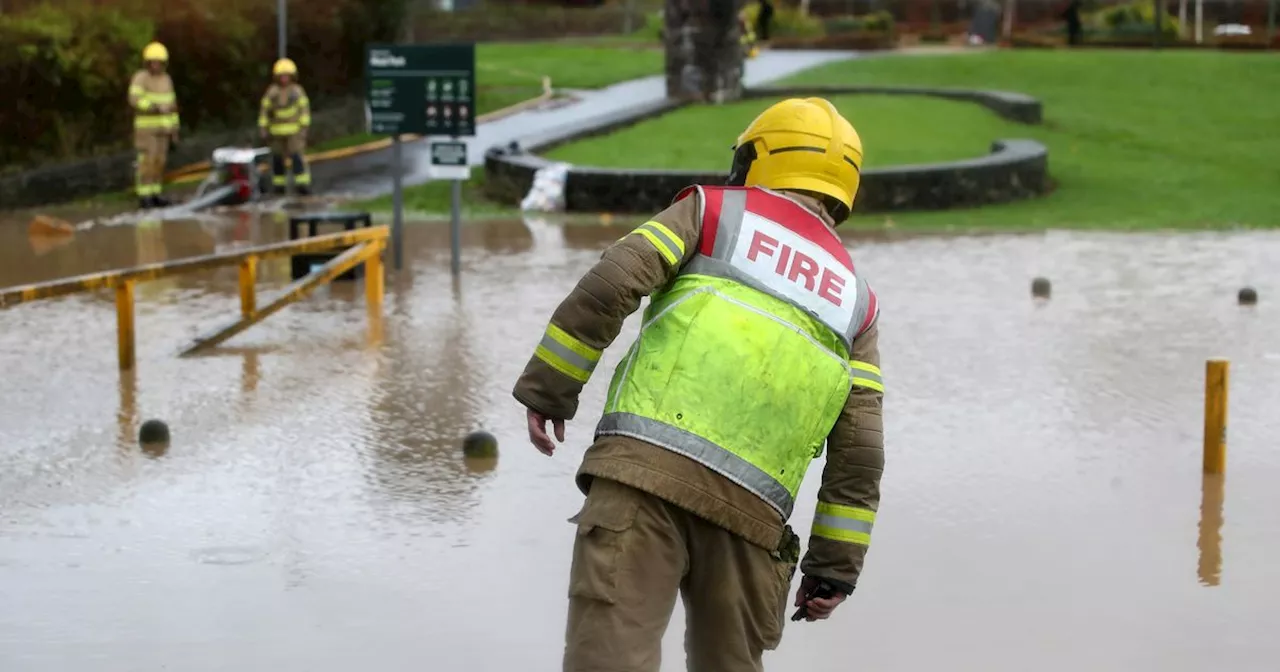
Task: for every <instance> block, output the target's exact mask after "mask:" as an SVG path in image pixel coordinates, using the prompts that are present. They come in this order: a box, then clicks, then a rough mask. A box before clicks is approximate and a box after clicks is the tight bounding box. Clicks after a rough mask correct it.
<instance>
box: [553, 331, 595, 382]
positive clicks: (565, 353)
mask: <svg viewBox="0 0 1280 672" xmlns="http://www.w3.org/2000/svg"><path fill="white" fill-rule="evenodd" d="M539 345H541V346H542V347H544V348H546V349H548V350H550V351H551V352H553V353H555V354H556V355H557V356H559V357H560V359H563V360H564V361H566V362H568V363H570V364H572V365H574V366H576V367H578V368H579V369H582V370H583V371H586V372H587V373H591V372H592V371H595V370H596V362H593V361H591V360H589V359H587V358H586V357H583V356H582V355H579V354H578V353H576V352H574V351H572V350H570V349H569V348H566V347H565V346H564V345H562V344H561V343H560V342H559V341H557V340H556V339H554V338H551V334H543V335H542V342H541V343H539Z"/></svg>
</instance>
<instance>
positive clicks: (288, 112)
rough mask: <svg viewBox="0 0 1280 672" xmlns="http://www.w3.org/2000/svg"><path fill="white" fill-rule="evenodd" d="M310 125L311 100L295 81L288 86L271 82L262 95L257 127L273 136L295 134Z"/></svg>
mask: <svg viewBox="0 0 1280 672" xmlns="http://www.w3.org/2000/svg"><path fill="white" fill-rule="evenodd" d="M310 125H311V101H310V100H309V99H308V98H307V92H306V91H305V90H303V88H302V87H301V86H300V85H298V84H297V83H296V82H291V83H290V84H289V85H288V86H280V85H279V84H272V85H271V86H269V87H267V92H266V93H264V94H263V95H262V106H261V110H260V111H259V113H258V127H259V128H265V129H267V132H268V133H270V134H271V135H273V136H289V135H296V134H297V133H298V132H299V131H301V130H302V129H304V128H307V127H308V126H310Z"/></svg>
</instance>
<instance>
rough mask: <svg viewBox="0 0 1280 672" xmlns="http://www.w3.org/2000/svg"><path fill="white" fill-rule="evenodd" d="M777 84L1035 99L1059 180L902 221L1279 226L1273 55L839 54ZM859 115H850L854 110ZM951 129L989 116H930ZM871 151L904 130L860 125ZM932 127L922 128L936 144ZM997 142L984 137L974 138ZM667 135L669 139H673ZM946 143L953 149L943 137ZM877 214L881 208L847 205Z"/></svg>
mask: <svg viewBox="0 0 1280 672" xmlns="http://www.w3.org/2000/svg"><path fill="white" fill-rule="evenodd" d="M786 83H787V84H896V85H934V86H953V87H973V88H991V89H1006V90H1010V91H1019V92H1023V93H1028V94H1031V95H1033V96H1036V97H1037V98H1039V99H1040V100H1041V101H1043V103H1044V106H1045V107H1044V114H1045V123H1044V125H1043V126H1041V127H1033V126H1013V127H1005V128H1002V129H998V130H1004V131H1005V134H1006V135H1007V134H1009V132H1012V131H1016V132H1017V135H1020V136H1022V137H1030V138H1035V139H1037V140H1039V141H1041V142H1043V143H1045V145H1047V146H1048V147H1049V173H1050V175H1051V176H1052V177H1053V179H1054V180H1056V182H1057V185H1058V186H1057V189H1056V190H1055V191H1054V192H1053V193H1052V194H1050V195H1049V196H1047V197H1045V198H1043V199H1038V200H1035V201H1028V202H1023V203H1018V204H1013V205H1005V206H992V207H986V208H979V209H973V210H954V211H948V212H941V213H918V214H902V215H892V220H893V221H894V222H895V223H896V224H898V225H907V226H915V225H919V226H924V227H940V226H957V227H965V228H970V227H977V228H999V227H1011V228H1038V227H1051V226H1052V227H1088V228H1155V227H1180V228H1221V227H1230V226H1235V225H1240V226H1277V225H1280V133H1278V132H1277V131H1276V130H1275V129H1276V122H1275V120H1276V118H1277V114H1278V113H1277V110H1280V58H1277V57H1275V56H1274V55H1271V54H1238V53H1220V52H1192V51H1163V52H1148V51H1122V50H1105V51H1104V50H1100V51H1088V50H1072V51H1066V50H1062V51H1031V50H1026V51H999V52H992V53H985V54H975V55H966V56H957V57H946V56H937V57H934V56H917V57H911V58H882V59H868V60H865V61H850V62H844V63H836V64H831V65H827V66H822V67H820V68H817V69H814V70H810V71H807V72H804V73H801V74H799V75H797V76H795V77H793V78H791V79H790V80H788V81H787V82H786ZM854 119H855V123H857V121H856V115H855V116H854ZM932 125H934V126H936V127H940V128H947V129H949V130H950V132H951V133H954V134H956V135H958V136H960V135H969V134H972V133H973V132H975V131H981V132H985V133H990V132H991V131H992V130H993V129H992V127H990V126H981V127H974V126H972V125H971V120H970V118H969V117H967V116H966V117H965V118H964V120H963V121H960V120H957V119H954V118H950V117H948V118H939V119H936V120H934V121H933V124H932ZM859 130H860V131H861V133H862V138H863V142H864V143H865V144H866V147H867V154H868V157H869V159H870V160H873V161H877V162H878V160H877V159H876V158H875V157H876V156H877V154H878V153H880V152H882V151H883V152H887V153H890V154H897V153H898V152H899V151H900V150H897V149H888V148H887V147H886V145H891V144H897V143H912V142H914V140H913V139H912V138H911V137H909V136H908V137H903V136H901V135H885V136H881V135H878V134H877V131H876V130H875V129H874V128H872V127H865V128H863V127H861V126H860V128H859ZM934 133H935V131H927V130H925V129H924V128H923V127H922V128H921V135H920V136H919V137H921V138H929V139H930V140H929V141H930V142H935V141H936V140H935V139H934ZM991 139H994V138H992V137H990V136H988V137H984V138H981V140H982V141H983V142H987V141H989V140H991ZM673 144H675V143H673ZM945 146H950V144H949V143H947V144H946V145H945ZM858 219H861V221H862V222H863V223H867V224H878V223H880V222H883V221H885V219H887V218H886V217H885V216H883V215H862V216H861V217H860V218H858V217H856V216H855V220H854V221H858Z"/></svg>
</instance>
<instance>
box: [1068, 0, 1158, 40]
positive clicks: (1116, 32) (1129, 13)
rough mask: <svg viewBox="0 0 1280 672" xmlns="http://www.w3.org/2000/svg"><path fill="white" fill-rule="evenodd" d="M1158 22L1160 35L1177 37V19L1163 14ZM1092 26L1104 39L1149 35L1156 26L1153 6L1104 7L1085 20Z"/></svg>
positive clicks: (1138, 4) (1136, 4)
mask: <svg viewBox="0 0 1280 672" xmlns="http://www.w3.org/2000/svg"><path fill="white" fill-rule="evenodd" d="M1161 18H1162V21H1161V22H1160V30H1161V33H1162V34H1163V35H1164V36H1166V37H1177V36H1178V35H1179V29H1178V28H1179V26H1178V19H1177V18H1176V17H1173V16H1170V15H1169V13H1168V12H1165V13H1164V15H1163V16H1162V17H1161ZM1086 20H1087V21H1088V22H1089V23H1090V24H1092V25H1093V26H1095V27H1097V28H1099V29H1101V30H1100V31H1099V32H1100V33H1101V34H1102V36H1105V37H1116V38H1122V37H1131V36H1135V35H1142V34H1146V35H1150V34H1151V33H1152V32H1153V28H1154V27H1155V25H1156V9H1155V4H1153V3H1151V2H1134V3H1129V4H1125V5H1113V6H1111V7H1104V8H1102V9H1100V10H1098V11H1096V12H1094V13H1093V14H1091V15H1089V16H1088V17H1087V19H1086Z"/></svg>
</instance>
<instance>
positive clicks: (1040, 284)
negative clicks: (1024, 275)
mask: <svg viewBox="0 0 1280 672" xmlns="http://www.w3.org/2000/svg"><path fill="white" fill-rule="evenodd" d="M1051 290H1052V286H1051V285H1050V284H1049V278H1036V279H1035V280H1032V281H1031V296H1034V297H1036V298H1037V299H1047V298H1049V293H1050V291H1051Z"/></svg>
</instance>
